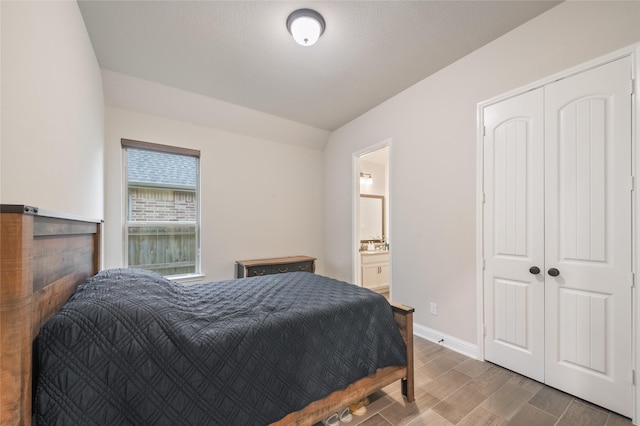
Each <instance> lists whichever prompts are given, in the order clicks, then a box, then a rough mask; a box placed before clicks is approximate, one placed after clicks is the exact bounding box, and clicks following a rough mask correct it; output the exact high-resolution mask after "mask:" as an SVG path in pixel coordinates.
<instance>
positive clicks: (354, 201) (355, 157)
mask: <svg viewBox="0 0 640 426" xmlns="http://www.w3.org/2000/svg"><path fill="white" fill-rule="evenodd" d="M391 145H392V143H391V138H388V139H385V140H383V141H380V142H378V143H375V144H373V145H369V146H367V147H366V148H363V149H361V150H359V151H356V152H354V153H353V154H352V155H351V175H352V179H351V211H352V213H353V214H352V216H351V256H352V260H351V265H352V273H351V276H352V280H353V281H352V282H353V283H354V284H356V285H360V255H359V252H360V242H359V241H358V225H359V223H360V167H359V164H360V163H359V161H360V157H361V156H362V155H364V154H368V153H370V152H373V151H377V150H379V149H381V148H384V147H389V171H391V158H392V155H393V154H392V149H391ZM389 174H391V173H390V172H389ZM387 182H388V183H387V184H388V185H389V187H388V188H387V190H388V193H389V197H388V199H387V200H385V204H386V206H387V211H388V212H389V214H388V215H387V217H386V221H387V229H388V230H389V235H393V234H392V232H391V220H390V218H391V206H392V204H391V192H392V191H391V186H390V182H391V176H387ZM387 237H388V236H387ZM391 257H392V254H391V251H389V298H391V295H392V291H393V280H392V279H391V277H393V274H392V272H393V270H392V264H393V262H392V261H391Z"/></svg>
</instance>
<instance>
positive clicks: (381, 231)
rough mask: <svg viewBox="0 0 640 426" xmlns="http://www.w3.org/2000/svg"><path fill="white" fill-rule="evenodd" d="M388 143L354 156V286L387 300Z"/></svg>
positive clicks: (388, 241)
mask: <svg viewBox="0 0 640 426" xmlns="http://www.w3.org/2000/svg"><path fill="white" fill-rule="evenodd" d="M389 150H390V145H389V141H385V142H383V143H380V144H378V145H375V146H372V147H369V148H367V149H365V150H363V151H360V152H358V153H356V154H354V167H353V170H354V173H353V175H354V188H355V190H354V197H353V205H354V209H353V211H354V217H353V225H354V226H353V231H354V232H353V241H354V244H353V256H354V262H353V265H354V271H353V277H354V280H353V282H354V283H357V284H358V285H360V286H361V287H365V288H368V289H370V290H373V291H375V292H377V293H380V294H382V295H384V296H385V297H387V298H390V293H391V255H390V254H391V234H390V232H389V223H390V221H389Z"/></svg>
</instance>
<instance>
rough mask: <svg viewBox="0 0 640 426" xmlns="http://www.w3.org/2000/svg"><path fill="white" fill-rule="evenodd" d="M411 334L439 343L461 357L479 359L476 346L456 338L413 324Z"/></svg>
mask: <svg viewBox="0 0 640 426" xmlns="http://www.w3.org/2000/svg"><path fill="white" fill-rule="evenodd" d="M413 334H414V335H416V336H418V337H422V338H423V339H427V340H429V341H431V342H434V343H439V344H441V345H442V346H444V347H445V348H448V349H451V350H452V351H456V352H459V353H461V354H462V355H466V356H468V357H470V358H473V359H480V353H479V349H478V345H474V344H472V343H469V342H465V341H464V340H460V339H458V338H456V337H453V336H449V335H447V334H444V333H440V332H439V331H436V330H433V329H431V328H429V327H425V326H424V325H420V324H415V323H414V324H413Z"/></svg>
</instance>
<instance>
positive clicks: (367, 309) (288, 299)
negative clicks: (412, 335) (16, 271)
mask: <svg viewBox="0 0 640 426" xmlns="http://www.w3.org/2000/svg"><path fill="white" fill-rule="evenodd" d="M36 356H37V358H36V362H37V365H36V367H35V377H36V394H35V401H34V420H35V421H36V424H38V425H266V424H269V423H271V422H274V421H276V420H278V419H280V418H282V417H284V416H285V415H286V414H287V413H289V412H293V411H297V410H299V409H301V408H303V407H305V406H306V405H307V404H309V403H310V402H312V401H314V400H317V399H320V398H323V397H325V396H327V395H329V394H330V393H331V392H333V391H335V390H337V389H341V388H344V387H346V386H347V385H348V384H349V383H351V382H353V381H355V380H357V379H360V378H362V377H365V376H368V375H370V374H373V373H374V372H375V371H376V369H378V368H382V367H386V366H391V365H405V364H406V354H405V345H404V343H403V341H402V338H401V336H400V333H399V331H398V327H397V325H396V323H395V321H394V319H393V314H392V311H391V308H390V306H389V304H388V303H387V302H386V300H385V299H384V298H383V297H382V296H380V295H378V294H376V293H374V292H371V291H369V290H366V289H363V288H360V287H357V286H354V285H351V284H348V283H344V282H341V281H337V280H333V279H330V278H326V277H323V276H320V275H315V274H311V273H307V272H296V273H288V274H278V275H268V276H263V277H253V278H244V279H238V280H229V281H220V282H214V283H207V284H197V285H192V286H185V285H180V284H177V283H174V282H172V281H169V280H167V279H165V278H163V277H161V276H159V275H157V274H154V273H151V272H147V271H140V270H132V269H113V270H106V271H103V272H101V273H99V274H98V275H96V276H94V277H92V278H90V279H88V280H87V281H86V282H85V283H84V284H82V285H81V286H80V288H79V289H78V291H77V292H76V293H75V294H74V295H73V296H72V298H71V299H70V300H69V302H67V304H66V305H65V306H64V307H63V308H62V310H61V311H60V312H58V313H57V314H56V315H55V316H54V317H53V318H51V319H50V320H49V321H48V322H47V323H46V324H45V325H44V326H43V328H42V330H41V332H40V334H39V336H38V338H37V340H36Z"/></svg>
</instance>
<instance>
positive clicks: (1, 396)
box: [0, 204, 102, 425]
mask: <svg viewBox="0 0 640 426" xmlns="http://www.w3.org/2000/svg"><path fill="white" fill-rule="evenodd" d="M0 218H1V221H0V424H2V425H5V424H6V425H14V424H16V425H18V424H20V425H30V424H31V400H32V390H31V387H32V380H33V378H32V348H33V341H34V339H35V337H36V336H37V334H38V332H39V330H40V327H41V326H42V325H43V324H44V323H45V322H46V321H47V320H48V319H49V318H51V316H53V315H54V314H55V313H56V312H58V310H60V308H61V307H62V305H64V303H65V302H66V301H67V300H68V299H69V297H70V296H71V295H72V294H73V292H74V291H75V290H76V288H77V287H78V285H79V284H81V283H82V282H83V281H84V279H85V278H87V277H90V276H92V275H95V274H96V273H97V272H98V271H99V270H100V247H101V228H102V225H101V221H99V220H87V219H81V218H77V217H71V216H65V215H61V214H57V213H53V212H48V211H45V210H41V209H38V208H37V207H30V206H24V205H6V204H3V205H1V206H0Z"/></svg>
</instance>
